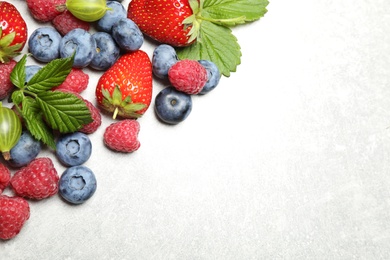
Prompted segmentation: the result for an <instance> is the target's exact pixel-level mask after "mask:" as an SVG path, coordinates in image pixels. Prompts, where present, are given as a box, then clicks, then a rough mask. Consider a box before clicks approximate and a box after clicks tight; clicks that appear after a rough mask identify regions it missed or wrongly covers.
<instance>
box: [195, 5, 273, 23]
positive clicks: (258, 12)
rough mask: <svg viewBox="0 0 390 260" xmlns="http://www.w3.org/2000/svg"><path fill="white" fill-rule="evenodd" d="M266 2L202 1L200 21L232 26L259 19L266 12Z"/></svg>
mask: <svg viewBox="0 0 390 260" xmlns="http://www.w3.org/2000/svg"><path fill="white" fill-rule="evenodd" d="M268 4H269V2H268V0H204V2H203V8H202V10H201V13H200V16H201V19H205V20H208V21H214V22H215V23H218V24H222V25H225V26H234V25H237V24H242V23H245V22H251V21H255V20H258V19H260V18H261V17H263V16H264V14H265V13H266V12H267V9H266V7H267V5H268Z"/></svg>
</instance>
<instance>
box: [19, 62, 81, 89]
mask: <svg viewBox="0 0 390 260" xmlns="http://www.w3.org/2000/svg"><path fill="white" fill-rule="evenodd" d="M73 59H74V55H72V56H70V57H67V58H62V59H55V60H52V61H50V62H49V63H48V64H46V66H44V67H43V68H42V69H40V70H39V71H38V72H37V73H36V74H35V75H34V76H33V77H32V78H31V79H30V80H29V82H27V86H26V87H27V89H28V90H30V91H32V92H34V93H39V92H43V91H47V90H50V89H52V88H54V87H57V86H59V85H60V84H61V83H62V82H64V81H65V79H66V77H67V76H68V74H69V73H70V71H71V69H72V65H73Z"/></svg>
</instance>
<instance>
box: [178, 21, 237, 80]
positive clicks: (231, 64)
mask: <svg viewBox="0 0 390 260" xmlns="http://www.w3.org/2000/svg"><path fill="white" fill-rule="evenodd" d="M176 52H177V55H178V57H179V58H180V59H192V60H201V59H202V60H210V61H212V62H214V63H215V64H216V65H217V66H218V68H219V70H220V71H221V73H222V74H223V75H224V76H226V77H229V76H230V72H235V71H236V68H237V65H238V64H240V63H241V49H240V45H239V44H238V42H237V38H236V37H235V36H234V35H233V34H232V31H231V29H230V28H228V27H224V26H221V25H218V24H214V23H212V22H208V21H202V23H201V30H200V36H199V38H198V40H197V41H196V42H195V43H194V44H192V45H190V46H188V47H185V48H180V49H177V50H176Z"/></svg>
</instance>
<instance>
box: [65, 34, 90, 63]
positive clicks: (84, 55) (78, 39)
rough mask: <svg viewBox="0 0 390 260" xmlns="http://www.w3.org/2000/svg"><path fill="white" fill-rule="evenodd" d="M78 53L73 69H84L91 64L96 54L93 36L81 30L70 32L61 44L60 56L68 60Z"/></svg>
mask: <svg viewBox="0 0 390 260" xmlns="http://www.w3.org/2000/svg"><path fill="white" fill-rule="evenodd" d="M74 52H76V54H75V57H74V62H73V67H75V68H84V67H86V66H88V65H89V63H91V61H92V59H93V56H94V55H95V53H96V42H95V39H94V38H93V37H92V35H91V34H90V33H89V32H88V31H86V30H84V29H81V28H76V29H73V30H71V31H69V32H68V33H67V34H65V35H64V37H62V39H61V42H60V56H61V58H67V57H70V56H72V55H73V53H74Z"/></svg>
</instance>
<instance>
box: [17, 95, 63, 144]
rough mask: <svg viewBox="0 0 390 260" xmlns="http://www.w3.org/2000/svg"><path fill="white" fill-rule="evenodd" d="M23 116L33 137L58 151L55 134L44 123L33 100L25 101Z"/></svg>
mask: <svg viewBox="0 0 390 260" xmlns="http://www.w3.org/2000/svg"><path fill="white" fill-rule="evenodd" d="M22 115H23V120H24V122H25V125H26V127H27V129H28V130H29V131H30V133H31V135H32V136H33V137H34V138H35V139H36V140H38V141H42V142H43V143H45V144H46V145H47V146H49V147H51V148H53V149H56V144H55V141H54V135H53V132H52V130H51V129H50V128H49V127H48V125H46V124H45V122H44V121H43V118H42V113H41V109H40V108H39V106H38V104H37V103H36V101H35V100H34V99H33V98H31V97H26V98H24V99H23V102H22Z"/></svg>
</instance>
